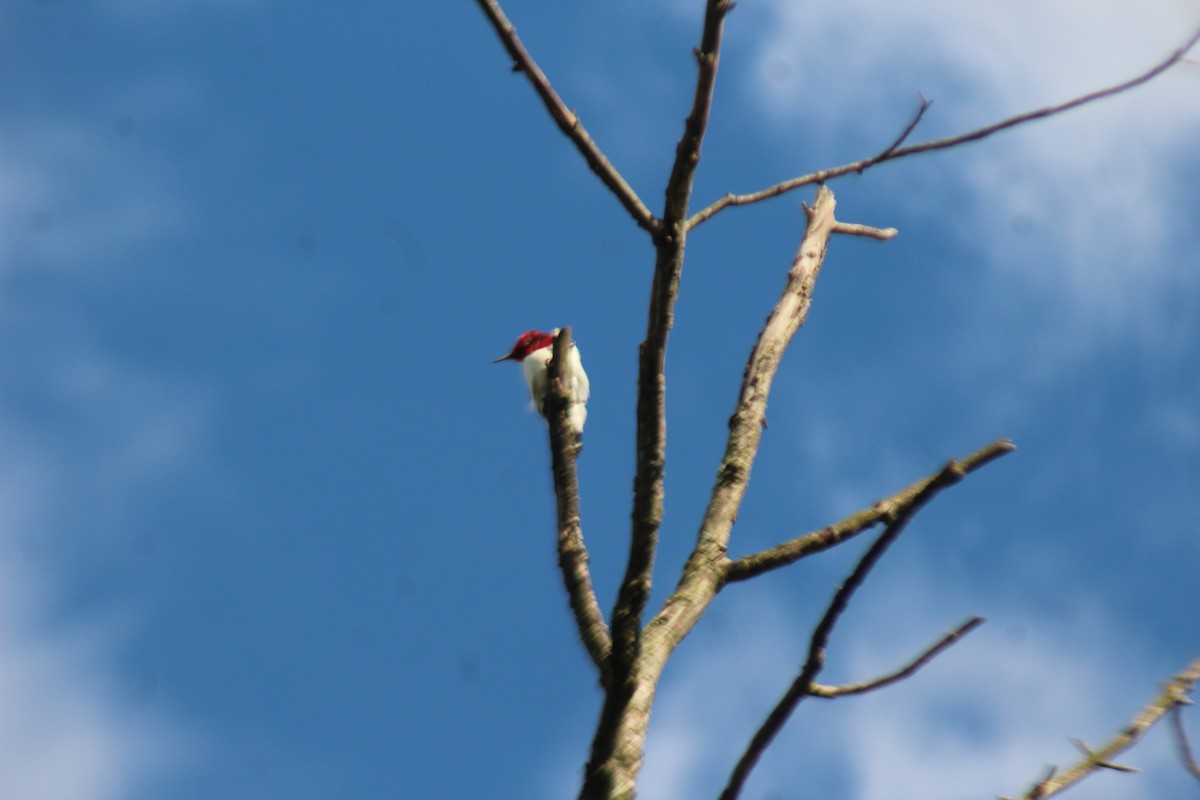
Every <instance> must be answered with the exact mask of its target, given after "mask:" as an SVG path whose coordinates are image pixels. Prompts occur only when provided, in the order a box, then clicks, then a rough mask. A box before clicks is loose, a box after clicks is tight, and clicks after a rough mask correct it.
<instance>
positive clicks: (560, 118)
mask: <svg viewBox="0 0 1200 800" xmlns="http://www.w3.org/2000/svg"><path fill="white" fill-rule="evenodd" d="M475 2H476V3H477V4H478V5H479V7H480V8H481V9H482V10H483V13H484V14H486V15H487V18H488V20H489V21H490V22H491V23H492V27H493V28H495V29H496V34H497V35H498V36H499V37H500V41H501V42H502V43H503V44H504V48H505V49H506V50H508V54H509V55H510V56H512V60H513V70H514V71H515V72H523V73H525V77H527V78H528V79H529V82H530V83H531V84H533V90H534V91H535V92H537V94H538V97H540V98H542V102H543V103H544V104H545V106H546V110H547V111H549V112H550V116H551V118H552V119H553V120H554V122H555V124H557V125H558V129H559V130H560V131H562V132H563V134H564V135H566V137H567V138H568V139H570V140H571V141H572V142H574V143H575V147H576V148H577V149H578V150H579V152H580V153H581V154H583V158H584V160H585V161H587V165H588V166H589V167H591V170H592V172H594V173H596V175H597V177H599V178H600V180H601V181H602V182H603V183H604V185H605V186H607V187H608V189H609V191H611V192H612V193H613V194H614V195H616V197H617V200H619V201H620V203H621V205H623V206H625V210H626V211H628V212H629V215H630V216H632V217H633V221H634V222H636V223H637V224H638V227H640V228H642V229H644V230H646V231H647V232H648V233H650V235H651V236H654V235H656V234H657V233H658V221H657V220H656V219H654V215H653V214H651V213H650V209H648V208H647V207H646V204H645V203H643V202H642V200H641V198H640V197H638V195H637V192H635V191H634V190H633V187H632V186H630V185H629V183H628V182H627V181H626V180H625V178H624V177H622V175H621V173H620V172H618V171H617V168H616V167H614V166H613V165H612V162H610V161H609V160H608V157H607V156H605V155H604V153H603V152H602V151H601V150H600V147H599V146H598V145H597V144H596V143H595V142H594V141H593V140H592V137H591V136H590V135H588V132H587V130H586V129H585V128H584V127H583V123H582V122H580V121H579V116H578V115H577V114H576V113H575V112H574V111H572V110H571V109H569V108H567V104H566V103H564V102H563V101H562V98H561V97H559V96H558V93H557V92H555V91H554V87H553V86H551V85H550V80H549V79H548V78H547V77H546V75H545V73H543V72H542V70H541V68H539V67H538V65H537V62H535V61H534V60H533V56H531V55H530V54H529V51H527V50H526V49H525V45H523V44H521V40H520V39H519V38H517V29H516V28H515V27H513V24H512V23H511V22H509V21H508V17H506V16H505V15H504V11H503V9H501V8H500V4H499V3H498V2H496V0H475Z"/></svg>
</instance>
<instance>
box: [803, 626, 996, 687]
mask: <svg viewBox="0 0 1200 800" xmlns="http://www.w3.org/2000/svg"><path fill="white" fill-rule="evenodd" d="M983 621H984V620H983V617H971V618H970V619H969V620H967V621H966V622H964V623H962V624H961V625H959V626H958V627H957V628H955V629H954V630H952V631H949V632H948V633H946V634H945V635H943V636H942V638H940V639H938V640H937V641H936V642H934V643H933V644H932V645H930V646H929V647H927V648H926V649H925V651H924V652H923V653H921V654H920V655H919V656H917V657H916V658H914V659H913V660H912V661H910V662H909V663H908V664H905V665H904V666H903V667H901V668H900V669H898V670H895V671H893V672H889V673H888V674H886V675H881V676H880V677H878V678H874V679H873V680H869V681H863V682H861V683H847V684H842V685H841V686H824V685H822V684H819V683H814V684H813V685H812V687H811V688H810V689H809V692H808V693H809V694H811V695H812V696H813V697H824V698H829V699H833V698H835V697H848V696H849V695H854V694H866V693H867V692H873V691H875V690H876V689H882V688H884V687H885V686H891V685H892V684H893V683H897V682H899V681H902V680H904V679H905V678H908V677H911V676H912V675H914V674H915V673H916V672H917V670H919V669H921V667H923V666H925V665H926V664H928V663H929V662H930V661H932V660H933V659H935V658H937V656H938V655H939V654H940V653H941V652H942V651H943V650H945V649H946V648H948V647H950V646H952V645H954V644H955V643H956V642H957V641H958V640H959V639H961V638H962V637H964V636H966V635H967V634H968V633H970V632H971V631H973V630H975V629H976V628H978V627H979V626H980V625H982V624H983Z"/></svg>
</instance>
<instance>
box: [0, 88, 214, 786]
mask: <svg viewBox="0 0 1200 800" xmlns="http://www.w3.org/2000/svg"><path fill="white" fill-rule="evenodd" d="M134 105H136V104H134ZM2 141H3V146H2V147H0V231H2V234H0V237H2V238H0V268H2V269H4V270H5V271H6V272H7V273H8V274H9V275H11V274H12V272H14V271H18V270H21V271H30V272H32V271H33V269H34V268H35V267H36V268H37V269H44V268H46V267H51V268H56V269H61V270H64V271H68V272H70V273H72V274H83V275H88V276H89V279H92V280H95V279H97V278H96V273H97V271H98V270H99V269H100V265H103V266H104V268H105V269H108V270H111V269H112V267H113V264H114V259H113V254H114V253H121V254H123V255H124V256H126V257H128V258H130V259H131V260H132V259H133V258H134V254H135V253H136V252H137V250H138V248H139V247H142V246H145V245H146V244H148V243H151V242H154V241H156V240H157V239H158V237H161V236H163V235H165V234H167V233H172V232H175V231H177V230H178V229H179V227H180V225H182V224H183V223H184V221H185V219H186V216H187V214H186V211H185V204H184V203H183V197H182V195H181V194H180V193H179V192H178V191H176V190H175V189H174V187H173V186H172V180H171V177H170V171H169V170H168V169H167V168H166V167H165V165H164V164H163V163H161V162H159V161H158V160H156V159H155V158H153V157H149V156H146V155H145V154H139V153H137V152H136V148H133V147H130V146H128V142H127V141H125V140H123V139H122V138H121V132H120V131H114V130H112V129H109V128H104V129H103V130H93V129H92V128H90V127H89V126H88V124H86V123H84V122H81V121H79V120H77V119H74V118H65V117H63V118H48V117H47V118H42V119H39V120H32V121H30V120H26V121H9V122H7V123H5V125H4V130H3V137H2ZM116 263H117V265H118V266H119V265H120V262H119V261H118V262H116ZM106 274H108V275H110V276H111V274H112V273H111V272H109V273H106ZM17 291H19V289H14V292H17ZM61 300H62V299H61V298H57V297H51V299H49V300H47V299H46V298H45V296H40V295H37V294H36V293H32V294H26V295H22V296H14V294H13V293H11V292H10V293H8V294H6V295H5V296H4V298H3V300H2V302H0V325H2V327H3V337H2V338H0V355H3V356H4V362H5V365H6V366H5V392H4V396H3V403H2V404H0V441H3V442H4V448H3V451H2V453H0V586H3V587H4V602H3V603H0V652H3V653H4V657H3V659H0V741H3V742H4V753H3V756H2V757H0V761H2V762H3V765H4V766H3V769H0V796H2V797H13V798H46V800H58V799H59V798H61V799H62V800H74V798H80V797H88V798H98V799H99V800H104V799H105V798H112V800H121V799H122V798H128V797H131V796H134V795H135V793H136V792H137V791H138V790H139V789H143V788H145V787H146V786H147V785H152V782H153V781H154V780H155V779H156V778H159V777H162V776H165V775H167V774H173V773H177V772H178V771H180V770H184V769H186V768H187V766H188V765H190V764H191V763H193V760H194V759H195V758H198V757H200V754H201V750H202V747H203V745H202V743H201V737H200V736H199V735H198V734H197V733H196V732H194V731H192V730H189V729H188V728H187V726H185V725H184V724H182V723H180V722H179V721H178V720H176V719H174V718H173V716H172V715H171V714H170V713H169V712H168V711H166V710H165V709H166V707H167V706H168V705H169V702H168V701H167V700H166V699H164V698H163V696H162V695H163V693H162V692H159V691H157V687H156V684H155V680H154V677H153V676H152V675H147V676H143V677H144V680H142V679H141V678H138V677H137V676H129V675H126V674H124V673H122V672H121V670H120V669H119V667H118V665H119V663H120V660H121V656H122V653H123V652H124V651H125V650H126V648H127V647H128V645H129V642H130V640H131V638H133V636H134V635H135V634H136V632H137V630H138V628H139V620H140V619H141V617H142V611H141V610H140V609H138V608H136V607H133V606H130V607H124V606H121V605H120V603H125V602H128V601H127V600H120V601H113V602H114V603H117V605H104V606H101V607H99V608H97V609H95V610H94V611H92V612H90V613H88V614H87V615H85V616H82V617H81V616H78V615H76V616H74V617H72V618H71V619H70V620H69V621H68V620H64V619H63V616H62V613H61V610H62V606H61V604H62V602H63V595H64V594H67V593H68V591H67V590H68V589H69V587H66V586H64V584H63V581H64V578H63V576H62V575H60V574H58V573H57V571H56V568H57V566H58V565H57V564H55V562H54V559H53V554H52V553H50V554H47V552H45V551H44V550H43V548H42V547H41V545H42V544H43V543H47V542H50V543H53V542H62V541H67V540H69V541H70V543H71V545H72V548H73V550H74V551H75V552H80V551H81V550H82V551H86V550H87V549H88V548H90V547H94V546H95V545H96V544H97V543H96V542H93V541H88V540H87V537H88V536H91V535H94V534H93V532H92V529H93V528H94V527H102V526H94V525H91V524H83V520H85V519H86V520H88V521H89V522H90V521H93V520H97V519H114V518H116V519H126V518H127V517H126V516H124V515H125V514H127V512H128V511H129V509H130V508H131V507H134V506H136V505H137V504H138V503H140V501H141V500H142V499H144V497H145V496H146V492H147V491H152V490H153V488H154V487H155V486H156V481H157V480H159V479H161V478H162V477H163V476H169V475H171V474H175V471H176V470H178V469H180V468H181V466H182V465H185V464H187V463H188V462H189V460H190V459H191V458H193V457H194V455H195V454H196V450H197V447H198V442H199V441H200V440H201V432H202V430H203V427H204V422H205V417H206V413H205V410H206V405H205V402H204V400H203V397H202V395H201V394H199V393H197V392H196V391H195V387H191V386H188V385H187V384H186V382H185V381H176V380H172V379H163V378H161V377H159V376H153V375H150V374H148V373H146V372H145V371H143V370H139V369H137V368H136V367H134V366H131V365H128V364H124V363H122V362H120V361H119V360H118V359H116V358H114V357H113V356H112V355H111V354H110V352H109V351H108V350H107V349H106V348H104V347H102V346H100V345H99V344H98V343H97V342H96V340H95V337H94V334H93V333H92V331H90V330H89V329H88V327H87V319H88V317H87V315H86V314H83V313H81V312H80V310H79V308H78V307H77V306H76V305H74V304H73V303H72V302H71V300H70V298H68V299H67V301H66V302H62V301H61ZM131 683H132V684H135V685H132V686H131ZM156 697H157V699H156ZM151 700H155V702H150V701H151Z"/></svg>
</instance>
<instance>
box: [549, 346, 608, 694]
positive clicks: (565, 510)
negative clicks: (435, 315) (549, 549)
mask: <svg viewBox="0 0 1200 800" xmlns="http://www.w3.org/2000/svg"><path fill="white" fill-rule="evenodd" d="M570 349H571V329H570V328H569V327H567V328H563V329H562V330H560V331H559V333H558V336H557V337H555V339H554V355H553V357H552V358H551V359H550V363H549V364H548V365H547V379H548V383H549V391H548V392H547V394H546V421H547V423H548V425H549V428H550V454H551V463H552V465H553V471H554V496H555V498H556V500H557V510H558V566H559V569H561V570H562V575H563V582H564V583H565V584H566V587H567V597H568V598H569V600H570V603H571V611H573V612H574V614H575V623H576V625H577V626H578V627H579V638H580V639H582V640H583V644H584V647H586V648H587V651H588V655H590V656H591V657H592V662H593V663H594V664H595V665H596V668H597V669H598V670H599V671H600V682H601V683H602V684H607V683H608V675H609V654H610V653H611V651H612V639H611V637H610V635H609V632H608V625H606V624H605V622H604V613H603V612H602V611H601V610H600V604H599V603H598V602H597V601H596V592H595V590H594V589H593V588H592V576H591V573H590V572H589V571H588V560H589V559H588V551H587V547H586V546H585V545H584V543H583V523H582V520H581V517H580V513H579V480H578V476H577V473H576V471H575V457H576V456H577V455H578V453H579V440H578V437H577V436H576V434H575V432H574V431H573V430H572V429H571V424H570V422H569V420H568V418H567V417H568V414H567V408H568V405H569V403H570V398H569V395H568V392H567V388H566V385H565V383H564V381H563V380H562V375H561V374H560V372H559V366H560V365H562V364H566V363H569V362H568V361H567V354H568V352H570Z"/></svg>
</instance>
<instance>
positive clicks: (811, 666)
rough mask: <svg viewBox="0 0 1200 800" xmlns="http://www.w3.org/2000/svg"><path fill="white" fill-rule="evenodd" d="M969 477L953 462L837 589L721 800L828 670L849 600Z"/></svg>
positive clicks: (727, 799) (737, 790) (729, 799)
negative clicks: (932, 505) (922, 515)
mask: <svg viewBox="0 0 1200 800" xmlns="http://www.w3.org/2000/svg"><path fill="white" fill-rule="evenodd" d="M966 475H967V473H966V471H965V470H963V468H962V465H961V464H959V463H958V462H956V461H951V462H950V463H949V464H947V465H946V466H945V467H944V468H943V469H942V471H941V472H939V473H938V474H937V475H936V476H935V477H934V479H933V480H931V481H930V482H929V483H928V484H926V486H925V487H924V488H923V489H922V490H921V491H920V492H918V493H917V494H916V495H914V496H913V497H912V499H911V500H910V501H909V502H908V504H907V505H905V506H904V507H903V508H902V509H900V511H899V513H898V514H897V515H896V517H895V518H894V519H893V520H892V521H891V522H890V523H889V524H888V526H887V528H885V529H884V531H883V533H881V534H880V535H879V538H878V539H876V540H875V541H874V542H873V543H872V544H871V546H870V547H869V548H867V552H866V553H864V554H863V557H862V558H861V559H859V562H858V564H857V565H856V566H855V567H854V570H853V571H852V572H851V573H850V575H849V576H847V578H846V580H845V582H843V583H842V585H841V586H839V587H838V590H837V591H836V592H835V593H834V595H833V600H831V601H830V603H829V607H828V608H827V609H826V610H825V614H824V615H823V616H822V617H821V621H820V622H818V623H817V627H816V628H815V629H814V630H813V634H812V639H811V640H810V642H809V645H808V658H807V659H806V660H805V662H804V667H803V668H802V669H801V670H800V674H799V675H798V676H797V677H796V680H795V681H793V682H792V685H791V687H789V688H788V690H787V692H786V693H785V694H784V696H783V697H782V698H781V699H780V701H779V702H778V703H777V704H776V706H775V708H773V709H772V710H771V713H770V714H768V715H767V718H766V720H764V721H763V724H762V725H761V726H760V727H759V729H758V730H757V731H756V732H755V734H754V736H753V737H752V738H751V740H750V744H749V746H748V747H747V748H746V752H745V753H743V754H742V757H741V758H740V759H739V760H738V763H737V766H736V767H734V769H733V773H732V774H731V775H730V776H729V783H728V784H727V785H726V786H725V790H724V791H723V792H721V800H734V799H735V798H736V797H737V796H738V795H739V794H741V791H742V787H743V786H744V785H745V783H746V778H747V777H749V775H750V771H751V770H752V769H754V765H755V764H757V763H758V760H759V758H761V757H762V754H763V753H764V752H765V751H766V749H767V747H768V746H770V744H771V742H772V741H773V740H774V739H775V736H776V735H777V734H778V733H779V731H781V730H782V729H783V726H784V724H786V723H787V721H788V718H789V717H791V715H792V712H793V711H795V710H796V706H797V705H799V704H800V701H802V700H803V699H804V698H805V697H808V696H809V695H810V694H811V693H812V686H813V682H814V681H815V680H816V678H817V675H818V674H819V673H820V672H821V669H822V668H823V667H824V666H825V648H826V646H827V645H828V644H829V637H830V636H831V635H832V634H833V629H834V626H836V625H837V622H838V618H839V617H841V615H842V612H844V611H845V610H846V608H847V606H849V604H850V599H851V598H852V597H853V596H854V593H855V592H856V591H857V590H858V587H859V586H861V585H862V583H863V581H864V580H866V578H867V575H869V574H870V572H871V570H872V569H873V568H874V566H875V565H876V564H877V563H878V562H879V559H880V558H882V557H883V554H884V553H885V552H887V549H888V547H890V546H891V544H892V543H893V542H894V541H896V539H897V537H899V536H900V534H901V533H902V532H903V531H904V529H905V527H907V525H908V523H909V521H910V520H912V518H913V516H914V515H916V513H917V512H918V511H920V510H921V508H922V507H923V506H924V505H925V504H926V503H928V502H929V501H930V500H932V499H933V498H934V497H935V496H936V495H937V494H938V493H939V492H940V491H942V489H945V488H946V487H949V486H953V485H954V484H956V483H958V482H959V481H961V480H962V479H963V478H964V477H966Z"/></svg>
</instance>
